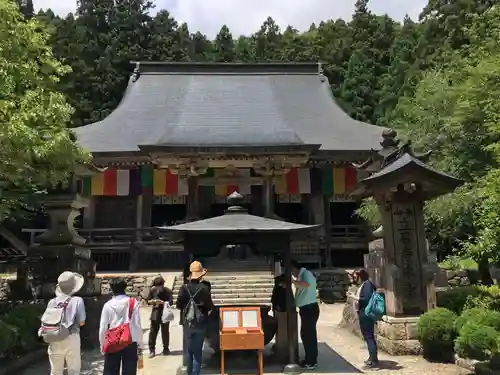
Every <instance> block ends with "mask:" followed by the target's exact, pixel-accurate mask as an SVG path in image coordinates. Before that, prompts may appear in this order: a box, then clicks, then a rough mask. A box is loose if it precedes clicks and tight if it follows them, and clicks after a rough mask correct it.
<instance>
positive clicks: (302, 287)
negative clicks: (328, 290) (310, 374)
mask: <svg viewBox="0 0 500 375" xmlns="http://www.w3.org/2000/svg"><path fill="white" fill-rule="evenodd" d="M292 275H293V283H294V284H295V289H296V291H295V305H296V306H297V307H298V308H299V315H300V322H301V325H300V338H301V340H302V345H303V346H304V352H305V354H306V355H305V358H304V360H303V361H301V362H300V365H301V367H303V368H304V369H307V370H314V369H315V368H316V367H317V366H318V331H317V328H316V325H317V323H318V319H319V305H318V302H317V300H316V277H315V276H314V274H313V273H312V272H311V271H309V270H308V269H306V268H304V267H302V266H301V265H300V264H299V263H297V262H296V261H292Z"/></svg>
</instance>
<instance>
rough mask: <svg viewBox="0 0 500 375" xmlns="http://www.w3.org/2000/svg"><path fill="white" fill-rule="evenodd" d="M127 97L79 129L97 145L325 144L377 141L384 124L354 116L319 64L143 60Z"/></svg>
mask: <svg viewBox="0 0 500 375" xmlns="http://www.w3.org/2000/svg"><path fill="white" fill-rule="evenodd" d="M139 70H140V74H139V77H138V78H137V77H134V76H132V77H131V78H130V81H129V84H128V87H127V90H126V92H125V95H124V97H123V99H122V101H121V103H120V105H119V106H118V107H117V108H116V109H115V110H114V111H113V112H112V113H111V114H110V115H109V116H108V117H106V118H105V119H104V120H102V121H100V122H97V123H93V124H89V125H86V126H82V127H79V128H77V129H75V133H76V135H77V138H78V142H79V143H80V144H81V145H82V146H83V147H85V148H86V149H88V150H89V151H91V152H126V151H137V150H139V147H138V146H143V145H150V146H151V145H165V146H174V147H175V146H179V147H237V146H263V147H265V146H298V145H321V148H320V149H321V150H342V151H358V150H359V151H364V150H370V149H372V148H378V147H379V142H380V139H381V133H382V131H383V130H384V128H382V127H378V126H374V125H370V124H366V123H363V122H360V121H356V120H353V119H351V118H350V117H349V116H348V115H347V114H345V113H344V112H343V111H342V109H341V108H340V107H339V106H338V105H337V103H336V102H335V99H334V98H333V96H332V93H331V90H330V85H329V83H328V80H327V79H326V77H324V76H323V75H321V74H320V72H319V65H318V64H312V63H307V64H301V63H294V64H291V63H286V64H278V63H270V64H265V63H263V64H236V63H233V64H199V63H198V64H197V63H140V64H139Z"/></svg>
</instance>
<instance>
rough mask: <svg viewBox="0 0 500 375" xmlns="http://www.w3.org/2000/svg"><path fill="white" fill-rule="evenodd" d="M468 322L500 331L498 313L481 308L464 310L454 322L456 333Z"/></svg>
mask: <svg viewBox="0 0 500 375" xmlns="http://www.w3.org/2000/svg"><path fill="white" fill-rule="evenodd" d="M469 322H474V323H477V324H479V325H481V326H487V327H492V328H495V329H496V330H497V331H500V311H491V310H487V309H484V308H482V307H474V308H472V309H467V310H464V312H463V313H462V315H460V316H459V317H458V319H457V320H456V322H455V329H456V331H457V332H460V329H462V327H463V326H464V325H465V324H467V323H469Z"/></svg>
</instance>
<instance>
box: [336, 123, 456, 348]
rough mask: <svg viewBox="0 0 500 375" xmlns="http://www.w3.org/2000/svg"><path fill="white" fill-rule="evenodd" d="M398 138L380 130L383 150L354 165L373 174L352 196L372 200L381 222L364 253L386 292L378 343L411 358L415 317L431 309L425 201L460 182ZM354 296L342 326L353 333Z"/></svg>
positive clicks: (431, 266)
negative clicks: (383, 315)
mask: <svg viewBox="0 0 500 375" xmlns="http://www.w3.org/2000/svg"><path fill="white" fill-rule="evenodd" d="M396 136H397V133H396V132H395V131H394V130H386V131H384V133H383V141H382V142H381V146H382V149H380V150H379V151H374V152H373V154H372V156H371V157H370V158H368V159H367V160H366V161H365V162H364V163H362V164H357V165H355V166H356V168H357V169H359V170H363V171H367V172H370V173H371V175H370V176H369V177H366V178H364V179H362V180H361V181H359V182H358V184H357V185H356V187H355V188H354V189H353V191H352V192H351V195H353V196H356V197H360V198H367V197H373V199H374V200H375V202H376V204H377V207H378V210H379V213H380V217H381V221H382V228H379V229H378V230H377V231H376V232H375V233H374V236H375V237H381V239H379V240H376V242H377V244H376V246H373V252H370V253H369V254H367V255H365V268H367V270H368V272H369V273H370V275H371V278H372V279H373V280H374V281H375V282H376V283H377V284H378V285H377V287H379V288H381V289H383V290H384V293H385V300H386V316H385V317H384V319H383V321H382V322H380V324H378V325H377V334H378V337H377V339H378V343H379V344H380V346H381V347H382V348H383V349H385V350H386V351H388V352H389V353H390V354H411V353H418V352H419V351H420V347H419V344H418V340H417V338H416V329H415V325H416V322H417V320H418V317H419V315H420V314H422V313H424V312H425V311H427V310H428V309H431V308H434V307H435V288H434V276H435V273H436V271H437V268H436V266H435V264H434V263H433V262H432V261H431V259H430V257H429V252H428V244H427V239H426V235H425V226H424V214H423V208H424V203H425V201H427V200H430V199H434V198H436V197H438V196H440V195H443V194H446V193H449V192H451V191H453V190H454V189H455V188H457V187H458V186H460V185H461V184H462V181H461V180H459V179H457V178H455V177H453V176H450V175H448V174H446V173H443V172H439V171H436V170H434V169H433V168H431V167H430V166H429V165H427V164H426V161H427V160H428V158H429V156H430V154H431V152H430V151H429V152H427V153H425V154H418V153H416V152H414V151H413V149H412V147H411V143H410V142H406V143H404V144H400V141H399V140H397V139H396ZM353 293H354V291H353ZM353 293H351V296H350V297H351V298H349V299H348V302H347V304H346V308H345V310H344V321H343V324H344V325H347V326H350V327H351V328H353V329H354V330H357V314H356V313H355V312H354V311H353V307H352V305H353V304H352V302H353V301H352V298H353Z"/></svg>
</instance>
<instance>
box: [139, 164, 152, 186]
mask: <svg viewBox="0 0 500 375" xmlns="http://www.w3.org/2000/svg"><path fill="white" fill-rule="evenodd" d="M153 181H154V177H153V166H149V165H148V166H143V167H142V168H141V183H142V186H143V187H146V188H151V189H152V188H153Z"/></svg>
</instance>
